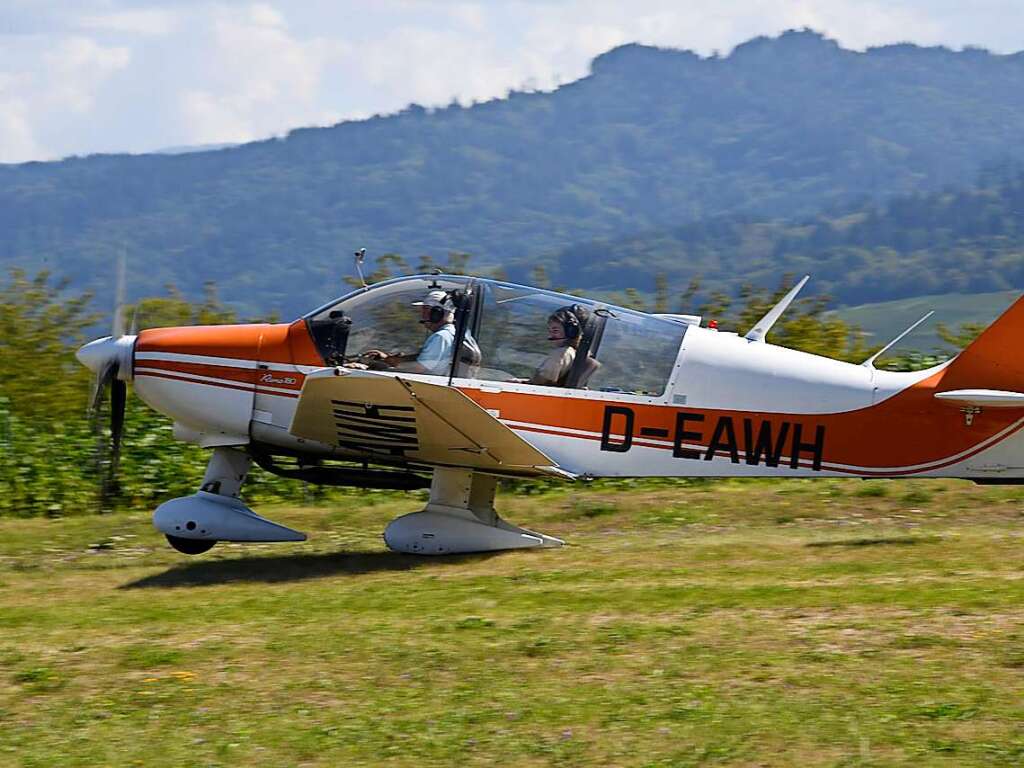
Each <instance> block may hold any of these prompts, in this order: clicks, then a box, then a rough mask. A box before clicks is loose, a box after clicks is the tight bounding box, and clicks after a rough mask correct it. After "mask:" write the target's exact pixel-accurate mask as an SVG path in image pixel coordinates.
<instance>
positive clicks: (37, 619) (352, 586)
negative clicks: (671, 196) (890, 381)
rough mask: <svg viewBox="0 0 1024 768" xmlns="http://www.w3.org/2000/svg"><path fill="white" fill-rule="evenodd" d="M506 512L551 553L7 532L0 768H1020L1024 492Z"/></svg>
mask: <svg viewBox="0 0 1024 768" xmlns="http://www.w3.org/2000/svg"><path fill="white" fill-rule="evenodd" d="M523 490H530V491H531V492H530V493H525V492H521V493H519V494H518V495H513V494H504V495H503V496H502V497H501V498H500V499H499V503H500V508H501V509H502V511H503V512H504V513H505V515H506V516H507V517H508V519H510V520H512V521H514V522H516V523H519V524H523V525H526V526H534V527H536V528H537V529H539V530H542V531H544V532H546V533H550V534H554V535H557V536H561V537H563V538H565V539H566V540H567V541H568V542H569V545H568V546H567V547H565V548H563V549H561V550H549V551H538V552H519V553H506V554H500V555H480V556H462V557H451V558H439V559H428V558H416V557H411V556H400V555H394V554H391V553H389V552H387V551H386V550H385V549H384V546H383V543H382V542H381V540H380V536H379V533H380V531H381V530H382V528H383V526H384V525H385V524H386V522H387V521H388V520H390V519H391V518H392V517H393V516H395V515H397V514H400V513H403V512H405V511H410V510H412V509H415V508H417V507H418V506H419V505H420V504H421V503H422V499H421V498H418V497H417V496H416V494H410V495H408V496H404V495H397V494H383V493H379V494H378V493H372V492H368V493H365V494H363V495H362V496H361V497H358V498H357V497H352V498H349V499H347V500H341V501H338V500H336V501H335V502H333V503H332V504H331V505H330V506H323V507H302V508H298V507H287V506H279V507H271V508H266V507H264V508H261V510H260V511H261V512H264V513H266V514H269V515H270V516H271V517H273V518H274V519H278V520H280V521H282V522H284V523H285V524H287V525H290V526H295V527H297V528H300V529H304V530H307V531H308V532H309V533H310V541H309V542H307V543H305V544H301V545H256V546H241V545H224V544H221V545H218V546H217V547H215V548H214V549H213V550H212V551H211V552H210V553H209V554H208V555H204V556H201V557H198V558H193V559H188V558H185V557H183V556H181V555H178V554H176V553H174V552H173V551H172V550H170V548H169V547H167V546H166V544H165V543H164V542H163V541H162V539H161V538H160V537H159V535H158V534H157V533H156V532H155V531H154V530H153V529H152V528H151V527H150V525H149V521H148V515H147V514H145V513H135V512H131V513H118V514H110V515H102V516H97V515H90V516H78V517H72V518H65V519H55V520H54V519H45V518H33V519H0V626H2V627H3V630H2V632H0V764H2V765H11V766H25V767H28V766H53V765H61V766H96V765H146V766H228V765H243V764H249V765H260V766H277V765H280V766H294V765H301V766H336V765H387V766H425V765H452V764H462V765H493V764H501V765H524V766H542V765H621V766H690V765H800V766H819V765H820V766H853V765H879V766H881V765H885V766H918V765H949V766H974V765H977V766H982V765H984V766H992V765H1019V764H1020V762H1021V761H1022V760H1024V725H1022V723H1024V705H1022V701H1021V698H1020V691H1021V690H1022V687H1024V645H1022V639H1024V609H1022V608H1021V606H1022V604H1024V580H1022V578H1021V577H1022V575H1024V571H1022V562H1021V543H1022V531H1021V523H1022V521H1024V491H1021V490H1019V489H1014V488H982V487H978V486H974V485H971V484H969V483H966V482H959V481H892V482H889V481H868V482H862V481H856V480H817V481H807V480H793V481H720V482H686V481H672V482H643V483H640V482H630V481H618V482H605V483H602V484H594V485H565V486H554V485H553V486H550V487H547V488H544V487H540V488H538V487H533V486H531V487H529V488H528V489H523Z"/></svg>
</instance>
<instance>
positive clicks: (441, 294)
mask: <svg viewBox="0 0 1024 768" xmlns="http://www.w3.org/2000/svg"><path fill="white" fill-rule="evenodd" d="M412 305H413V306H414V307H437V308H439V309H443V310H445V311H446V312H454V311H455V304H454V303H453V302H452V298H451V296H449V295H448V292H447V291H442V290H436V291H431V292H430V293H428V294H427V295H426V296H424V297H423V300H422V301H414V302H413V303H412Z"/></svg>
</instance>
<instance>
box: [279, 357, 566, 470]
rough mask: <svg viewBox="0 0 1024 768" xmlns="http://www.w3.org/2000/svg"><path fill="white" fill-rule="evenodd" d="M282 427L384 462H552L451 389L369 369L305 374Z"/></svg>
mask: <svg viewBox="0 0 1024 768" xmlns="http://www.w3.org/2000/svg"><path fill="white" fill-rule="evenodd" d="M289 430H290V432H291V433H292V434H293V435H295V436H296V437H303V438H306V439H309V440H316V441H318V442H321V443H326V444H327V445H333V446H337V447H338V448H342V449H346V450H350V451H354V452H357V453H360V454H370V455H378V456H380V458H381V460H382V461H385V462H392V461H399V462H401V461H409V462H414V463H419V464H428V465H431V466H441V467H462V468H465V469H476V470H480V471H485V472H493V473H495V474H510V475H542V474H547V475H550V474H552V467H553V466H554V462H553V461H552V460H551V459H550V458H549V457H548V456H546V455H544V454H543V453H542V452H541V451H539V450H537V449H536V448H534V447H533V446H532V445H530V443H528V442H526V440H524V439H523V438H521V437H519V435H517V434H516V433H515V432H513V431H512V430H511V429H509V428H508V427H506V426H505V425H504V424H502V423H501V422H500V421H498V420H497V419H496V418H494V417H493V416H491V415H490V414H489V413H488V412H487V411H485V410H484V409H483V408H481V407H480V406H479V405H477V404H476V403H474V402H473V401H472V400H470V399H469V398H468V397H466V396H465V395H464V394H462V393H461V392H460V391H459V390H457V389H455V388H453V387H448V386H444V385H441V384H431V383H429V382H425V381H418V380H414V379H407V378H403V377H399V376H388V375H385V374H381V373H374V372H371V371H356V370H348V369H345V368H324V369H321V370H319V371H315V372H314V373H312V374H310V375H309V376H307V377H306V381H305V383H304V384H303V387H302V394H301V396H300V397H299V404H298V407H297V408H296V411H295V416H294V418H293V419H292V424H291V427H290V428H289Z"/></svg>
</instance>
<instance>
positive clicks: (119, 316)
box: [110, 247, 128, 339]
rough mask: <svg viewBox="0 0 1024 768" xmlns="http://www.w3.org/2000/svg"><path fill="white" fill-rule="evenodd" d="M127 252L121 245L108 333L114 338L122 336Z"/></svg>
mask: <svg viewBox="0 0 1024 768" xmlns="http://www.w3.org/2000/svg"><path fill="white" fill-rule="evenodd" d="M127 259H128V256H127V252H126V251H125V249H124V248H123V247H122V248H121V257H120V258H119V259H118V260H117V288H116V293H115V294H114V320H113V328H111V331H110V335H111V336H113V337H114V338H115V339H119V338H121V337H122V336H124V290H125V273H126V269H127V264H126V263H127Z"/></svg>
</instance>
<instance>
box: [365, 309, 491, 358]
mask: <svg viewBox="0 0 1024 768" xmlns="http://www.w3.org/2000/svg"><path fill="white" fill-rule="evenodd" d="M412 306H414V307H419V309H420V323H421V324H422V325H425V326H426V327H427V328H428V329H429V330H430V331H431V334H430V336H428V337H427V340H426V341H425V342H423V346H422V347H420V349H419V351H418V352H413V353H411V354H397V355H389V354H387V353H385V352H381V351H380V350H379V349H371V350H368V351H367V352H365V353H363V355H362V356H363V357H365V358H369V359H374V360H377V361H378V363H377V365H379V366H381V367H383V368H391V369H394V370H398V371H406V372H408V373H423V374H428V375H431V376H447V375H448V373H449V372H450V371H451V366H452V348H453V347H454V346H455V335H456V334H455V302H454V301H453V300H452V296H451V294H449V293H448V292H446V291H443V290H440V289H438V290H432V291H430V292H429V293H428V294H427V295H426V296H425V297H424V298H423V300H422V301H414V302H413V304H412ZM462 348H463V354H462V355H461V359H462V360H463V361H464V362H470V363H471V364H475V365H479V364H480V348H479V346H478V345H477V343H476V341H475V340H474V339H473V337H472V336H470V335H469V332H468V331H467V332H466V335H465V338H464V339H463V340H462ZM474 357H475V361H474V360H471V358H474ZM374 367H377V366H376V365H375V366H374Z"/></svg>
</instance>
